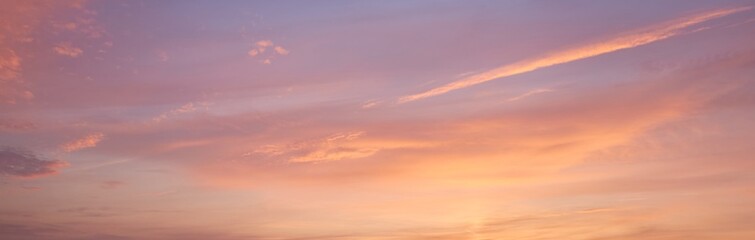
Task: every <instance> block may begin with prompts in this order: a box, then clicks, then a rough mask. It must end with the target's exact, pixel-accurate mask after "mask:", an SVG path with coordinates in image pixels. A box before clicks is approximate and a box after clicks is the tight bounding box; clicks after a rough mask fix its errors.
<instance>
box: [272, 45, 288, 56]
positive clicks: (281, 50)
mask: <svg viewBox="0 0 755 240" xmlns="http://www.w3.org/2000/svg"><path fill="white" fill-rule="evenodd" d="M274 49H275V52H277V53H278V54H280V55H288V50H286V49H285V48H283V47H281V46H275V48H274Z"/></svg>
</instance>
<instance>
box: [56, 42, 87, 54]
mask: <svg viewBox="0 0 755 240" xmlns="http://www.w3.org/2000/svg"><path fill="white" fill-rule="evenodd" d="M52 49H53V50H54V51H55V52H56V53H58V54H60V55H64V56H69V57H72V58H75V57H78V56H79V55H81V54H82V53H84V51H83V50H81V48H77V47H74V46H73V45H71V43H69V42H64V43H60V44H58V45H56V46H55V47H53V48H52Z"/></svg>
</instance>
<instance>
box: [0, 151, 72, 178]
mask: <svg viewBox="0 0 755 240" xmlns="http://www.w3.org/2000/svg"><path fill="white" fill-rule="evenodd" d="M67 165H68V164H67V163H66V162H64V161H60V160H47V159H42V158H40V157H38V156H36V155H34V154H33V153H31V152H29V151H25V150H19V149H14V148H10V147H2V148H0V175H8V176H16V177H39V176H45V175H50V174H55V173H57V170H58V169H60V168H63V167H65V166H67Z"/></svg>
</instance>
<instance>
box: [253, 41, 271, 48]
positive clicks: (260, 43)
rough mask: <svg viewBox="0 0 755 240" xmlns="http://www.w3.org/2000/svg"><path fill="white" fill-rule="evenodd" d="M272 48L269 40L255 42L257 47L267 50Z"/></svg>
mask: <svg viewBox="0 0 755 240" xmlns="http://www.w3.org/2000/svg"><path fill="white" fill-rule="evenodd" d="M272 46H273V41H270V40H261V41H257V47H260V48H267V47H272Z"/></svg>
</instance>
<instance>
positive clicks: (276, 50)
mask: <svg viewBox="0 0 755 240" xmlns="http://www.w3.org/2000/svg"><path fill="white" fill-rule="evenodd" d="M268 48H270V49H271V50H270V51H267V50H268ZM266 52H267V53H266ZM290 52H291V51H289V50H288V49H286V48H284V47H283V46H280V45H276V44H275V43H273V41H270V40H260V41H257V42H256V43H255V44H254V47H253V48H252V49H250V50H249V51H247V52H246V54H247V55H249V56H250V57H258V56H259V57H261V58H263V60H260V62H261V63H263V64H270V63H272V59H273V58H274V57H275V56H285V55H288V54H289V53H290Z"/></svg>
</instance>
